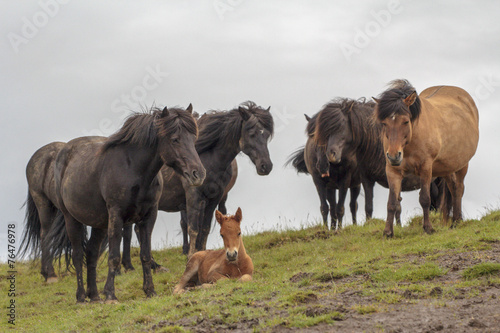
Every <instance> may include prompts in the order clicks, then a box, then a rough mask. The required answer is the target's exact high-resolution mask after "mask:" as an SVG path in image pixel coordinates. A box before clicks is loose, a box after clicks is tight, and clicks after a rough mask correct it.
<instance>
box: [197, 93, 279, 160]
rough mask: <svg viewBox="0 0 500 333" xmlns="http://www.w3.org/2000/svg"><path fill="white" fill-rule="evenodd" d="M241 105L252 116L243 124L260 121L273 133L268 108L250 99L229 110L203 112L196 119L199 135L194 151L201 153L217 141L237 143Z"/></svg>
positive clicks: (240, 123)
mask: <svg viewBox="0 0 500 333" xmlns="http://www.w3.org/2000/svg"><path fill="white" fill-rule="evenodd" d="M239 107H241V108H243V109H245V110H247V111H248V112H249V113H250V114H251V115H252V116H251V117H250V118H249V119H248V120H247V121H246V124H245V126H248V127H251V126H254V125H255V124H256V123H260V124H261V125H262V127H264V129H266V130H267V131H269V133H271V137H272V135H273V133H274V122H273V117H272V116H271V114H270V113H269V111H268V110H266V109H264V108H262V107H260V106H257V104H255V103H254V102H252V101H247V102H244V103H242V104H240V105H239V106H238V107H236V108H234V109H232V110H229V111H219V110H211V111H208V112H207V113H205V114H203V115H202V116H201V117H200V119H199V120H198V126H199V136H198V140H196V151H197V152H198V154H201V153H203V152H205V151H208V150H210V149H212V148H213V147H215V145H217V143H218V142H224V143H225V144H231V143H235V142H236V143H238V142H239V140H240V138H241V128H242V127H241V126H242V124H243V118H242V116H241V114H240V112H239V111H238V108H239Z"/></svg>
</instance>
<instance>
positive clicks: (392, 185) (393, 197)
mask: <svg viewBox="0 0 500 333" xmlns="http://www.w3.org/2000/svg"><path fill="white" fill-rule="evenodd" d="M385 170H386V174H387V181H388V183H389V198H388V200H387V220H386V222H385V229H384V236H387V237H393V236H394V215H395V214H396V212H397V211H398V207H399V206H400V203H399V198H400V192H401V182H402V180H403V175H402V174H401V172H398V171H397V170H394V169H393V168H392V167H390V166H386V168H385Z"/></svg>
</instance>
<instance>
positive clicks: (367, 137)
mask: <svg viewBox="0 0 500 333" xmlns="http://www.w3.org/2000/svg"><path fill="white" fill-rule="evenodd" d="M374 107H375V103H373V102H371V101H367V100H366V98H364V97H363V98H360V99H357V100H355V99H350V98H337V99H334V100H333V101H332V102H330V103H328V104H326V105H325V106H324V107H323V109H322V110H321V111H320V112H319V113H318V115H317V119H316V122H315V123H316V131H315V133H314V140H315V143H316V144H317V145H318V146H325V145H326V144H327V142H328V138H329V137H330V135H331V133H334V132H336V131H339V130H341V129H342V126H349V129H350V130H351V134H352V139H353V141H352V143H351V145H352V146H353V147H356V148H355V149H356V152H357V154H358V156H360V157H362V159H364V160H365V161H370V160H376V159H377V158H378V156H379V155H380V152H381V149H382V147H381V144H380V129H381V126H380V125H379V124H377V123H375V121H374V119H373V109H374ZM379 150H380V151H379Z"/></svg>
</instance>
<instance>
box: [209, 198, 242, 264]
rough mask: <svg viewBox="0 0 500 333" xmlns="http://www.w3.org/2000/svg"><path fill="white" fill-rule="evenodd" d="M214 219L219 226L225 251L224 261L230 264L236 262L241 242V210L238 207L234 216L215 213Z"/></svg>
mask: <svg viewBox="0 0 500 333" xmlns="http://www.w3.org/2000/svg"><path fill="white" fill-rule="evenodd" d="M215 219H216V220H217V222H218V223H219V224H220V235H221V237H222V240H223V241H224V248H225V249H226V259H227V260H228V261H230V262H235V261H237V260H238V251H239V249H240V242H241V228H240V224H241V219H242V215H241V208H239V207H238V210H236V213H235V214H234V215H223V214H222V213H221V212H219V211H218V210H216V211H215Z"/></svg>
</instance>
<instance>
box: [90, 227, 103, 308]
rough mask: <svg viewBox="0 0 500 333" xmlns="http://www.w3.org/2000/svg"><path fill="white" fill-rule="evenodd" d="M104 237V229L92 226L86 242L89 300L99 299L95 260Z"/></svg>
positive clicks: (95, 300) (96, 300) (97, 257)
mask: <svg viewBox="0 0 500 333" xmlns="http://www.w3.org/2000/svg"><path fill="white" fill-rule="evenodd" d="M105 237H106V230H104V229H96V228H92V233H91V236H90V239H89V241H88V243H87V297H89V298H90V301H91V302H98V301H101V298H100V297H99V292H98V290H97V281H96V279H97V261H98V259H99V254H100V250H101V244H102V241H103V239H104V238H105Z"/></svg>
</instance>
